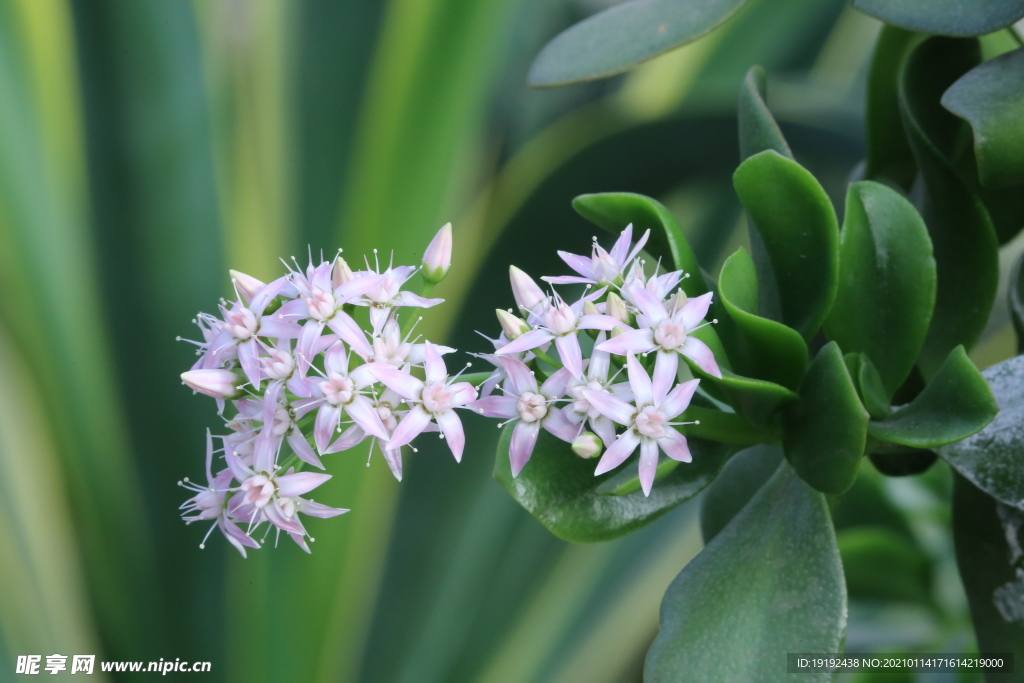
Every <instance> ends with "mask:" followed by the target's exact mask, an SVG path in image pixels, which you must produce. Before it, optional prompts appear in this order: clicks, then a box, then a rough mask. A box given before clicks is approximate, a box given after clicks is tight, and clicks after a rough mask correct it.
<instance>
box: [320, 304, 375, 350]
mask: <svg viewBox="0 0 1024 683" xmlns="http://www.w3.org/2000/svg"><path fill="white" fill-rule="evenodd" d="M327 325H328V326H329V327H330V328H331V331H332V332H334V333H335V334H336V335H338V336H339V337H341V338H342V339H343V340H344V341H345V342H346V343H347V344H348V345H349V346H351V347H352V348H353V349H355V351H356V352H357V353H359V354H360V355H363V356H368V355H370V354H371V353H372V352H373V351H372V349H371V348H370V342H368V341H366V335H365V334H364V333H363V331H362V330H361V329H360V328H359V325H357V324H356V321H355V320H353V319H352V316H350V315H349V314H348V313H346V312H345V311H337V312H336V313H335V314H334V315H333V316H332V317H331V319H330V320H329V321H328V322H327Z"/></svg>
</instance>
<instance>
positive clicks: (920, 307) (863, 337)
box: [825, 181, 936, 398]
mask: <svg viewBox="0 0 1024 683" xmlns="http://www.w3.org/2000/svg"><path fill="white" fill-rule="evenodd" d="M935 280H936V275H935V259H934V258H933V257H932V242H931V239H930V238H929V237H928V228H927V227H925V224H924V221H923V220H922V219H921V216H920V215H919V214H918V213H917V210H916V209H915V208H914V207H913V205H912V204H911V203H910V202H908V201H907V200H906V199H904V198H903V197H901V196H900V195H899V194H898V193H897V192H896V191H894V190H892V189H890V188H888V187H886V186H884V185H879V184H878V183H874V182H870V181H865V182H860V183H854V184H852V185H850V188H849V191H848V192H847V195H846V216H845V218H844V220H843V231H842V234H841V236H840V246H839V289H838V291H837V293H836V300H835V303H834V304H833V305H832V310H831V312H830V313H829V317H828V318H827V319H826V320H825V334H826V335H828V338H829V339H832V340H835V341H836V342H838V343H839V346H841V347H842V349H843V350H844V351H846V352H851V351H859V352H862V353H864V354H866V355H867V356H868V357H869V358H870V359H871V361H872V363H873V364H874V367H875V368H876V369H877V370H878V374H879V375H881V377H882V382H883V384H884V385H885V389H886V392H887V398H888V397H889V396H892V394H893V393H894V392H895V391H896V390H897V389H898V388H899V387H900V385H902V384H903V382H904V381H905V380H906V379H907V377H908V376H909V375H910V371H911V370H913V369H914V363H915V361H916V360H917V355H918V352H919V351H920V350H921V346H922V344H923V343H924V339H925V335H926V334H927V333H928V324H929V322H930V321H931V317H932V309H933V307H934V306H935V287H936V284H935Z"/></svg>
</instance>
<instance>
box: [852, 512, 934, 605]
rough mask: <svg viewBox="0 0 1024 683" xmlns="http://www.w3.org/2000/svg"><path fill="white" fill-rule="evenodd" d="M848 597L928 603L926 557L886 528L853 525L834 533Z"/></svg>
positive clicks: (929, 580) (928, 574)
mask: <svg viewBox="0 0 1024 683" xmlns="http://www.w3.org/2000/svg"><path fill="white" fill-rule="evenodd" d="M836 541H837V543H838V545H839V554H840V556H841V557H842V558H843V573H844V574H845V576H846V589H847V591H848V592H849V595H850V600H869V601H902V602H916V603H923V604H930V603H931V571H930V569H931V566H930V563H929V560H928V557H927V556H926V555H925V554H924V553H923V552H922V551H921V549H920V548H918V547H917V546H916V545H914V544H912V543H907V539H906V538H905V537H904V536H903V535H902V534H898V533H896V532H895V531H891V530H889V529H886V528H885V527H856V528H853V529H846V530H844V531H840V532H838V533H837V534H836Z"/></svg>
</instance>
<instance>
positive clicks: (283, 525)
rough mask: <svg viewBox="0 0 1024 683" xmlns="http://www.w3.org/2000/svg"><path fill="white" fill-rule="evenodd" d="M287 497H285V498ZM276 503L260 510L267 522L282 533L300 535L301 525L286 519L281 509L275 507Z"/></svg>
mask: <svg viewBox="0 0 1024 683" xmlns="http://www.w3.org/2000/svg"><path fill="white" fill-rule="evenodd" d="M286 497H287V496H286ZM277 505H278V503H277V501H276V500H275V501H274V502H272V503H271V504H270V505H265V506H263V507H262V508H261V511H262V512H263V514H264V515H265V516H266V518H267V521H268V522H270V523H271V524H273V525H274V526H276V527H277V528H278V529H281V530H282V531H287V532H288V533H292V534H300V535H301V534H302V525H301V524H299V522H298V521H297V520H294V519H288V518H287V517H285V516H284V513H282V512H281V509H280V508H279V507H277Z"/></svg>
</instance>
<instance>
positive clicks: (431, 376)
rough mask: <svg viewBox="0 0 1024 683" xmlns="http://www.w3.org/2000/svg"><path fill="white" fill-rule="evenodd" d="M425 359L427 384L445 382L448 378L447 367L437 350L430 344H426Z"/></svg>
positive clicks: (424, 347)
mask: <svg viewBox="0 0 1024 683" xmlns="http://www.w3.org/2000/svg"><path fill="white" fill-rule="evenodd" d="M423 359H424V367H423V369H424V371H425V374H426V377H427V383H430V384H433V383H437V382H443V381H444V380H445V378H446V377H448V368H447V367H445V364H444V359H443V358H441V354H439V353H438V352H437V349H436V348H434V345H433V344H431V343H430V342H426V343H424V346H423Z"/></svg>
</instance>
